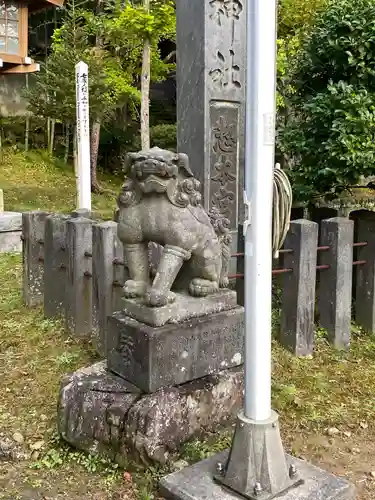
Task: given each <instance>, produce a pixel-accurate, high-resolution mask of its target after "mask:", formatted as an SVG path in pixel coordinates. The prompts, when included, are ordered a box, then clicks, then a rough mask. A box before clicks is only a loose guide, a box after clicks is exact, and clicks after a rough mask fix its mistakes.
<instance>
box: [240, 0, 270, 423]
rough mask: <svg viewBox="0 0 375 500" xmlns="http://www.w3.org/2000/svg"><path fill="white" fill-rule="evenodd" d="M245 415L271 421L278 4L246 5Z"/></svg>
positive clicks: (260, 0)
mask: <svg viewBox="0 0 375 500" xmlns="http://www.w3.org/2000/svg"><path fill="white" fill-rule="evenodd" d="M247 5H248V9H247V30H248V31H247V40H248V41H247V91H246V92H247V95H246V135H245V141H246V142H245V145H246V146H245V147H246V160H245V191H246V197H247V200H248V202H249V205H248V212H249V213H248V220H249V225H248V227H247V229H246V225H245V231H244V232H245V410H244V411H245V416H246V417H247V418H250V419H253V420H256V421H261V420H266V419H268V418H269V417H270V416H271V314H272V303H271V293H272V292H271V290H272V196H273V167H274V143H275V110H276V0H248V2H247Z"/></svg>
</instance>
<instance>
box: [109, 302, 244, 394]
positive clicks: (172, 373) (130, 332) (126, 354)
mask: <svg viewBox="0 0 375 500" xmlns="http://www.w3.org/2000/svg"><path fill="white" fill-rule="evenodd" d="M243 344H244V309H243V308H242V307H236V308H234V309H230V310H228V311H224V312H219V313H216V314H210V315H205V316H201V317H198V318H193V319H191V320H189V321H185V322H183V323H176V324H167V325H164V326H162V327H159V328H154V327H152V326H148V325H146V324H144V323H139V322H138V321H136V320H134V319H132V318H129V317H128V316H126V315H125V314H124V313H123V312H117V313H115V314H113V316H112V317H111V318H110V320H109V338H108V368H109V369H110V370H112V371H113V372H114V373H117V374H118V375H120V376H121V377H123V378H124V379H126V380H128V381H129V382H131V383H133V384H134V385H136V386H137V387H139V388H140V389H141V390H142V391H145V392H154V391H156V390H157V389H159V388H160V387H166V386H172V385H178V384H184V383H186V382H189V381H191V380H195V379H198V378H201V377H204V376H206V375H210V374H213V373H216V372H219V371H220V370H223V369H224V368H230V367H234V366H238V365H240V364H242V363H243Z"/></svg>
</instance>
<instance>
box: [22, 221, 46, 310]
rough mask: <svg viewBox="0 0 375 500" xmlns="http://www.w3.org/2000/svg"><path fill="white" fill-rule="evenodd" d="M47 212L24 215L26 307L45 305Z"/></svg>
mask: <svg viewBox="0 0 375 500" xmlns="http://www.w3.org/2000/svg"><path fill="white" fill-rule="evenodd" d="M47 216H48V213H47V212H40V211H34V212H26V213H23V214H22V242H23V243H22V260H23V299H24V302H25V304H26V306H29V307H30V306H36V305H38V304H41V303H43V292H44V267H43V261H44V248H43V247H44V224H45V221H46V218H47Z"/></svg>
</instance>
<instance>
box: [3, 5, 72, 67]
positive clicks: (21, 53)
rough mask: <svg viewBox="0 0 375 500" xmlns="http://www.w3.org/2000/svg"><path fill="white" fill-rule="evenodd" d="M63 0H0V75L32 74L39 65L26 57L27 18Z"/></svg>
mask: <svg viewBox="0 0 375 500" xmlns="http://www.w3.org/2000/svg"><path fill="white" fill-rule="evenodd" d="M63 3H64V0H29V1H28V2H25V0H24V1H23V2H19V1H17V0H0V74H4V73H5V74H6V73H34V72H36V71H39V64H36V63H34V61H33V60H32V59H31V58H30V57H28V55H27V53H28V16H29V13H30V14H31V13H33V12H36V11H40V10H45V9H47V8H49V7H53V6H55V7H61V6H62V5H63Z"/></svg>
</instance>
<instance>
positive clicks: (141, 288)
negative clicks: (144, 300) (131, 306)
mask: <svg viewBox="0 0 375 500" xmlns="http://www.w3.org/2000/svg"><path fill="white" fill-rule="evenodd" d="M146 290H147V283H145V282H143V281H134V280H128V281H126V282H125V285H124V295H125V297H126V298H128V299H135V298H137V297H142V295H144V294H145V293H146Z"/></svg>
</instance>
